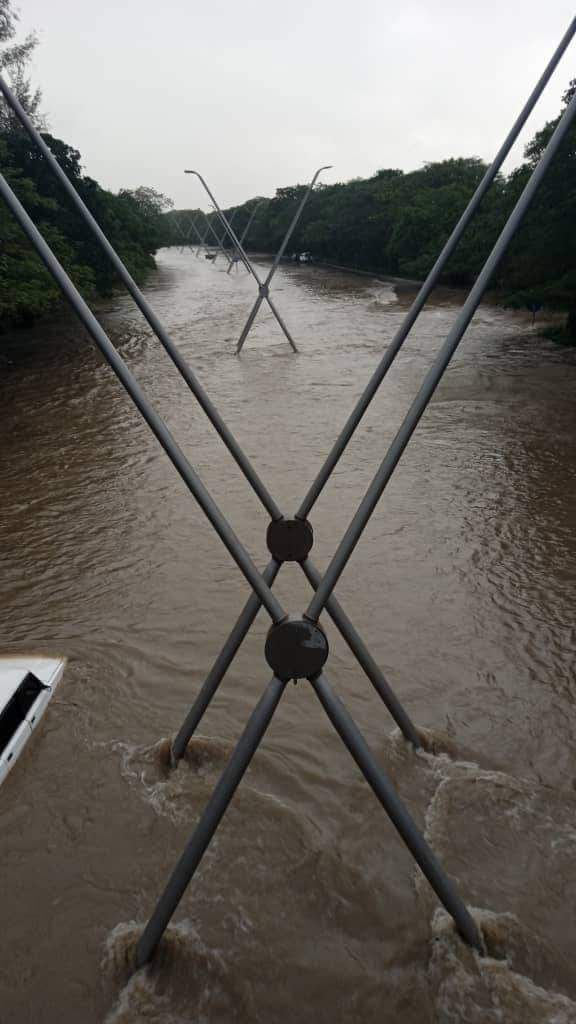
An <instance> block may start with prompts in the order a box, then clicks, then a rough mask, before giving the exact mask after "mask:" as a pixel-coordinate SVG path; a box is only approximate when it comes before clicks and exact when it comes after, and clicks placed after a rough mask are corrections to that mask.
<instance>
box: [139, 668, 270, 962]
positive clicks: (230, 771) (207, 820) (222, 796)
mask: <svg viewBox="0 0 576 1024" xmlns="http://www.w3.org/2000/svg"><path fill="white" fill-rule="evenodd" d="M285 687H286V683H285V682H281V680H280V679H276V678H275V677H274V678H272V679H271V681H270V682H269V683H268V686H267V688H266V690H265V691H264V693H263V695H262V697H261V698H260V700H259V702H258V704H257V705H256V708H255V709H254V711H253V712H252V714H251V716H250V718H249V720H248V724H247V725H246V728H245V729H244V732H243V733H242V736H241V737H240V739H239V740H238V743H237V745H236V747H235V750H234V753H233V754H232V757H231V758H230V760H229V762H228V764H227V766H226V768H225V769H224V772H223V774H222V776H221V778H220V781H219V782H218V784H217V786H216V788H215V790H214V792H213V793H212V796H211V797H210V800H209V801H208V803H207V805H206V808H205V809H204V812H203V814H202V816H201V818H200V821H199V822H198V824H197V826H196V828H195V829H194V832H193V833H192V837H191V839H190V840H189V842H188V845H187V846H186V848H185V850H184V852H183V854H182V856H181V857H180V860H179V861H178V863H177V865H176V867H175V869H174V871H173V873H172V876H171V878H170V880H169V882H168V885H167V886H166V888H165V890H164V892H163V894H162V896H161V897H160V900H159V901H158V904H157V906H156V909H155V910H154V913H153V914H152V917H151V918H150V920H149V921H148V924H147V925H146V928H145V929H144V931H143V933H142V936H141V938H140V941H139V942H138V946H137V950H136V967H137V968H139V967H143V966H144V964H147V963H148V961H149V960H150V959H151V957H152V956H153V955H154V951H155V949H156V947H157V945H158V943H159V942H160V939H161V938H162V935H163V934H164V932H165V930H166V927H167V925H168V923H169V921H170V919H171V917H172V915H173V913H174V911H175V910H176V908H177V906H178V904H179V902H180V900H181V899H182V896H183V895H184V892H185V891H186V888H187V886H188V884H189V882H190V880H191V878H192V876H193V875H194V872H195V871H196V868H197V867H198V865H199V863H200V861H201V860H202V857H203V855H204V853H205V851H206V848H207V846H208V844H209V843H210V840H211V839H212V836H213V835H214V833H215V831H216V829H217V827H218V825H219V823H220V821H221V819H222V817H223V815H224V813H225V812H226V810H227V808H228V806H229V804H230V801H231V800H232V797H233V796H234V793H235V792H236V789H237V787H238V785H239V783H240V781H241V779H242V777H243V775H244V773H245V772H246V769H247V768H248V765H249V764H250V761H251V760H252V757H253V756H254V753H255V751H256V749H257V747H258V746H259V744H260V742H261V740H262V738H263V736H264V733H265V732H266V729H267V728H268V725H269V724H270V720H271V718H272V715H273V714H274V712H275V710H276V708H277V707H278V703H279V701H280V698H281V696H282V694H283V693H284V690H285Z"/></svg>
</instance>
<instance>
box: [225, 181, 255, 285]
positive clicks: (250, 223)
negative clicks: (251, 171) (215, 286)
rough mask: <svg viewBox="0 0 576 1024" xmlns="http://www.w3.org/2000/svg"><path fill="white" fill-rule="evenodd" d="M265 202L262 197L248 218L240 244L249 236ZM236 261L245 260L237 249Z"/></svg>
mask: <svg viewBox="0 0 576 1024" xmlns="http://www.w3.org/2000/svg"><path fill="white" fill-rule="evenodd" d="M263 202H264V199H261V200H260V202H259V203H256V206H255V207H254V209H253V210H252V213H251V214H250V217H249V218H248V220H247V222H246V225H245V227H244V230H243V232H242V234H241V235H240V244H241V245H244V242H245V239H246V238H247V237H248V232H249V231H250V228H251V227H252V221H253V220H254V218H255V216H256V214H257V213H258V210H259V209H260V207H261V206H262V204H263ZM234 263H243V260H242V258H241V256H239V255H238V253H237V252H236V251H235V253H234ZM230 269H231V268H230V267H228V270H227V271H226V273H227V274H229V273H230ZM248 273H250V271H248Z"/></svg>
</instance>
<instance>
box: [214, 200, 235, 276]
mask: <svg viewBox="0 0 576 1024" xmlns="http://www.w3.org/2000/svg"><path fill="white" fill-rule="evenodd" d="M216 212H217V211H216ZM237 212H238V210H237V209H236V210H233V211H232V216H231V218H230V223H231V224H232V223H233V222H234V218H235V216H236V214H237ZM226 235H227V231H226V228H224V231H223V232H222V234H221V235H220V243H219V244H220V248H221V250H222V252H223V253H224V255H225V256H226V258H227V260H228V270H230V267H231V266H232V257H231V256H230V255H229V254H228V250H227V249H226V247H225V246H224V239H225V238H226ZM217 258H218V257H216V259H217ZM226 273H228V271H226Z"/></svg>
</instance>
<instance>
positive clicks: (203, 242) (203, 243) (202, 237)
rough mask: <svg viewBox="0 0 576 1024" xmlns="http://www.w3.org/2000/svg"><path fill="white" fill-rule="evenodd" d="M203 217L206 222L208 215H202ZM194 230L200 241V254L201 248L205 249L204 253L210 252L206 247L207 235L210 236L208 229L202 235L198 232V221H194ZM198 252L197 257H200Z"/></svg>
mask: <svg viewBox="0 0 576 1024" xmlns="http://www.w3.org/2000/svg"><path fill="white" fill-rule="evenodd" d="M202 215H203V217H204V219H205V220H206V215H205V214H204V212H203V213H202ZM192 230H193V231H194V234H195V235H196V238H197V239H198V252H199V251H200V248H203V249H204V252H208V247H207V245H206V235H207V234H208V227H207V226H206V227H205V228H204V234H203V235H201V234H200V232H199V230H198V228H197V227H196V221H194V223H193V225H192ZM198 252H197V253H196V255H198Z"/></svg>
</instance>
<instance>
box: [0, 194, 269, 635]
mask: <svg viewBox="0 0 576 1024" xmlns="http://www.w3.org/2000/svg"><path fill="white" fill-rule="evenodd" d="M0 196H1V197H2V199H4V201H5V203H6V205H7V206H8V208H9V210H10V211H11V213H12V214H13V215H14V217H15V218H16V220H17V221H18V223H19V225H20V227H21V228H22V230H23V231H24V234H25V235H26V236H27V237H28V238H29V240H30V242H31V243H32V245H33V246H34V248H35V249H36V252H37V253H38V255H39V256H40V259H41V260H42V261H43V263H44V264H45V266H46V267H47V269H48V270H49V272H50V274H51V275H52V277H53V278H54V280H55V281H56V283H57V285H58V286H59V288H60V289H61V291H62V293H63V295H64V297H65V299H66V300H67V301H68V302H69V304H70V305H71V306H72V308H73V310H74V312H75V313H76V315H77V316H78V318H79V320H80V321H81V322H82V323H83V325H84V327H85V328H86V330H87V331H88V333H89V334H90V335H91V337H92V339H93V340H94V342H95V343H96V345H97V346H98V348H99V349H100V351H101V352H102V355H103V356H104V358H105V359H106V361H107V362H108V363H109V364H110V366H111V368H112V369H113V371H114V373H115V374H116V376H117V377H118V379H119V381H120V383H121V384H122V385H123V387H124V388H125V389H126V391H127V392H128V394H129V395H130V398H131V399H132V401H133V402H134V405H135V406H136V408H137V409H138V410H139V412H140V413H141V415H142V417H143V418H144V419H145V421H146V423H147V424H148V426H149V427H150V429H151V431H152V433H153V434H154V435H155V437H156V438H157V440H158V441H159V442H160V444H161V445H162V447H163V449H164V451H165V452H166V454H167V455H168V457H169V459H170V461H171V462H172V464H173V466H174V467H175V469H176V470H177V471H178V473H179V474H180V476H181V478H182V480H183V481H184V483H185V484H186V486H187V488H188V490H189V491H190V493H191V494H192V496H193V497H194V498H195V499H196V501H197V502H198V504H199V505H200V507H201V509H202V511H203V512H204V514H205V515H206V516H207V518H208V519H209V521H210V522H211V524H212V526H213V527H214V529H215V530H216V533H217V534H218V536H219V537H220V539H221V540H222V542H223V543H224V545H225V546H226V548H227V549H228V551H229V552H230V554H231V555H232V558H233V559H234V561H235V562H236V565H237V566H238V568H239V569H240V571H241V572H242V573H243V575H244V577H245V578H246V580H247V581H248V583H249V584H250V586H251V587H252V589H253V590H254V591H256V593H257V594H258V595H259V597H260V599H261V600H262V604H263V605H264V607H265V608H266V610H267V612H268V613H269V615H270V617H271V618H272V620H273V622H280V621H282V619H284V618H285V616H286V613H285V611H284V609H283V608H282V605H281V604H280V603H279V601H278V600H277V598H276V597H275V595H274V594H273V593H272V591H271V590H270V587H269V586H268V585H267V584H266V583H265V582H264V580H263V579H262V576H261V575H260V573H259V572H258V570H257V568H256V566H255V565H254V563H253V561H252V559H251V558H250V555H249V554H248V552H247V551H246V549H245V547H244V545H243V544H242V543H241V542H240V540H239V539H238V537H237V536H236V534H235V533H234V531H233V530H232V527H231V526H230V524H229V523H228V521H227V519H226V518H225V517H224V516H223V514H222V512H221V511H220V509H219V508H218V506H217V505H216V502H215V501H214V500H213V498H212V497H211V495H210V494H209V492H208V491H207V489H206V487H205V486H204V484H203V483H202V481H201V479H200V477H199V476H198V474H197V473H196V472H195V470H194V469H193V468H192V466H191V465H190V463H189V462H188V460H187V459H186V457H185V455H184V454H183V452H182V451H181V449H180V448H179V447H178V445H177V443H176V441H175V440H174V438H173V437H172V434H171V433H170V431H169V430H168V428H167V426H166V424H165V423H164V421H163V420H162V419H161V417H160V416H159V415H158V413H157V412H156V411H155V410H154V409H153V408H152V406H151V405H150V403H149V401H148V399H147V398H146V396H145V394H144V392H143V390H142V388H141V387H140V385H139V384H138V382H137V381H136V379H135V377H134V376H133V375H132V373H131V372H130V370H129V369H128V367H127V366H126V364H125V362H124V361H123V359H122V358H121V356H120V355H119V354H118V352H117V351H116V349H115V348H114V346H113V344H112V342H111V341H110V339H109V338H108V336H107V334H106V333H105V331H104V330H103V329H102V327H101V325H100V324H99V323H98V321H97V319H96V317H95V316H94V314H93V313H92V311H91V310H90V309H89V308H88V306H87V305H86V303H85V302H84V299H83V298H82V296H81V295H80V293H79V291H78V290H77V288H76V287H75V286H74V285H73V283H72V281H71V280H70V278H69V277H68V274H67V273H66V271H65V270H64V268H63V267H62V266H61V264H60V263H59V262H58V260H57V259H56V257H55V256H54V253H53V252H52V250H51V249H50V247H49V246H48V245H47V243H46V242H45V241H44V239H43V238H42V235H41V234H40V232H39V231H38V229H37V227H36V226H35V224H34V222H33V221H32V220H31V218H30V217H29V216H28V214H27V213H26V211H25V209H24V207H23V206H22V204H21V203H20V201H19V200H18V199H17V198H16V196H15V195H14V192H13V191H12V189H11V188H10V186H9V184H8V182H7V181H6V179H5V178H4V177H3V176H2V175H0Z"/></svg>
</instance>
